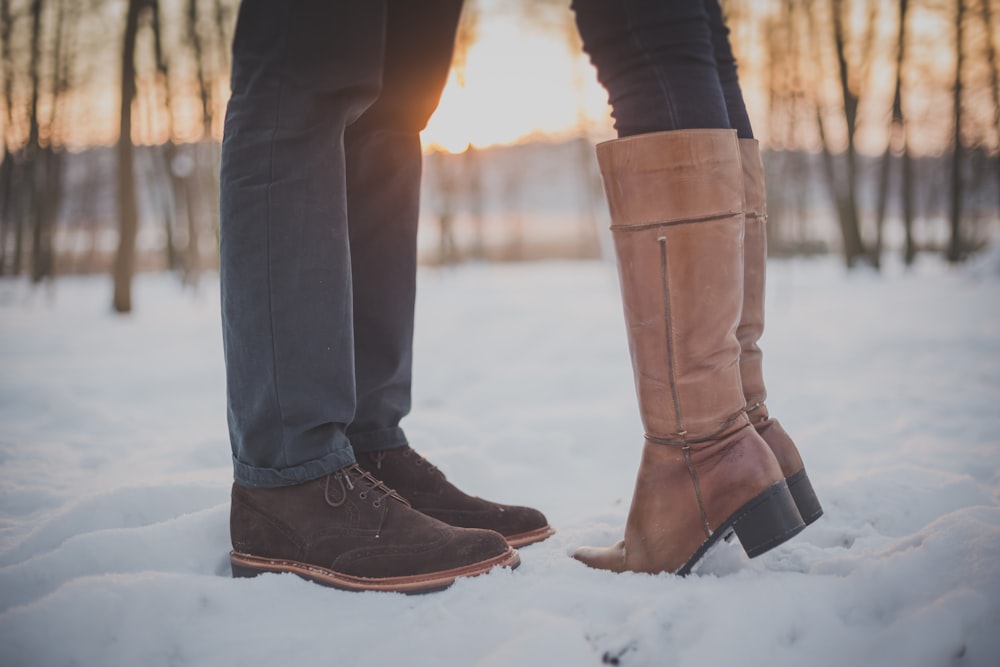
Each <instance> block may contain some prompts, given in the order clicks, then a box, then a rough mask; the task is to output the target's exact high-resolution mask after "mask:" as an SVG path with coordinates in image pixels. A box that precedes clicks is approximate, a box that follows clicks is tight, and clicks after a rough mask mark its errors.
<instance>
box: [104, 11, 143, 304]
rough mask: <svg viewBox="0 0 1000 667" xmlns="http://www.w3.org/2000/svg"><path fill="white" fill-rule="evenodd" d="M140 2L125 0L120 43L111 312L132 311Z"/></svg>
mask: <svg viewBox="0 0 1000 667" xmlns="http://www.w3.org/2000/svg"><path fill="white" fill-rule="evenodd" d="M143 4H144V2H143V0H129V2H128V11H127V12H126V15H125V34H124V39H123V41H122V60H121V107H120V115H119V129H118V146H117V154H118V253H117V254H116V256H115V263H114V268H113V275H112V277H113V280H114V297H113V301H112V307H113V308H114V310H115V312H119V313H128V312H131V311H132V277H133V275H134V274H135V240H136V236H137V235H138V226H139V221H138V217H139V213H138V210H137V205H136V194H135V171H134V155H133V146H132V101H133V100H134V99H135V93H136V80H135V42H136V33H137V32H138V31H139V13H140V12H141V10H142V6H143Z"/></svg>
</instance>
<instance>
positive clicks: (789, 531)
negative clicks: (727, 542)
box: [732, 481, 806, 558]
mask: <svg viewBox="0 0 1000 667" xmlns="http://www.w3.org/2000/svg"><path fill="white" fill-rule="evenodd" d="M732 527H733V530H734V531H736V537H738V538H739V540H740V545H742V546H743V550H744V551H746V554H747V556H749V557H750V558H755V557H757V556H759V555H761V554H762V553H764V552H765V551H768V550H770V549H773V548H774V547H776V546H778V545H779V544H781V543H782V542H784V541H786V540H788V539H790V538H792V537H794V536H795V535H797V534H798V533H800V532H801V531H802V530H803V529H804V528H805V527H806V524H805V522H804V521H803V520H802V516H801V515H800V514H799V510H798V509H797V508H796V506H795V500H794V499H793V498H792V493H791V491H789V490H788V484H786V483H785V482H784V481H781V482H777V483H775V484H773V485H771V486H770V487H769V488H768V489H766V490H765V491H763V492H761V493H759V494H757V496H756V497H754V498H753V499H752V500H750V501H749V502H748V503H746V504H745V505H743V507H741V508H740V509H739V510H738V511H737V512H736V513H735V514H734V515H733V518H732Z"/></svg>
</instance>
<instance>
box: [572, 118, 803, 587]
mask: <svg viewBox="0 0 1000 667" xmlns="http://www.w3.org/2000/svg"><path fill="white" fill-rule="evenodd" d="M597 151H598V162H599V164H600V167H601V174H602V177H603V179H604V187H605V192H606V193H607V198H608V204H609V207H610V211H611V220H612V226H611V229H612V233H613V237H614V244H615V252H616V255H617V261H618V271H619V277H620V280H621V290H622V302H623V306H624V311H625V321H626V325H627V330H628V342H629V349H630V352H631V356H632V367H633V372H634V376H635V385H636V393H637V396H638V400H639V408H640V414H641V417H642V422H643V426H644V427H645V431H646V436H645V442H644V446H643V447H644V448H643V455H642V460H641V463H640V466H639V471H638V475H637V478H636V484H635V491H634V494H633V497H632V504H631V507H630V509H629V513H628V519H627V521H626V525H625V537H624V539H623V540H622V541H620V542H619V543H618V544H616V545H614V546H612V547H608V548H595V547H584V548H581V549H579V550H578V551H577V552H576V553H575V554H574V557H575V558H577V559H578V560H580V561H582V562H584V563H586V564H587V565H590V566H592V567H596V568H601V569H607V570H613V571H616V572H621V571H625V570H629V571H637V572H674V573H677V574H687V573H688V572H689V571H690V570H691V568H692V567H693V566H694V565H695V564H696V563H697V562H698V560H699V559H700V558H701V557H702V556H703V555H704V554H705V553H706V551H707V550H708V548H709V547H710V546H712V545H713V544H714V543H715V542H716V541H717V540H718V539H719V538H720V537H724V536H726V535H728V534H729V533H730V532H735V533H736V535H737V537H738V538H739V540H740V543H741V544H742V546H743V548H744V549H745V550H746V552H747V554H748V555H749V556H751V557H752V556H756V555H759V554H761V553H764V552H765V551H767V550H768V549H770V548H772V547H774V546H776V545H778V544H780V543H782V542H784V541H785V540H787V539H788V538H790V537H791V536H793V535H794V534H796V533H797V532H799V531H800V530H802V528H804V526H805V525H804V523H803V522H802V518H801V517H800V515H799V513H798V511H797V510H796V508H795V504H794V501H793V500H792V497H791V494H790V493H789V490H788V486H787V484H786V482H785V478H784V475H783V474H782V471H781V468H780V466H779V465H778V462H777V461H776V459H775V457H774V455H773V454H772V452H771V450H770V448H768V446H767V444H766V443H765V442H764V441H763V440H762V439H761V438H760V436H759V435H758V434H757V432H756V431H755V430H754V429H753V427H752V426H751V425H750V422H749V419H748V417H747V415H746V412H745V410H744V408H745V401H744V397H743V389H742V385H741V381H740V369H739V360H740V343H739V341H738V340H737V338H736V328H737V324H738V323H739V320H740V312H741V309H742V305H743V225H744V214H743V205H744V201H743V196H744V195H743V173H742V167H741V163H740V153H739V144H738V140H737V137H736V133H735V132H733V131H731V130H680V131H672V132H658V133H654V134H647V135H639V136H633V137H627V138H624V139H618V140H615V141H610V142H606V143H604V144H601V145H599V146H598V149H597Z"/></svg>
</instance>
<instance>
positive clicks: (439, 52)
mask: <svg viewBox="0 0 1000 667" xmlns="http://www.w3.org/2000/svg"><path fill="white" fill-rule="evenodd" d="M460 11H461V0H349V1H336V2H335V1H331V0H244V1H243V3H242V5H241V6H240V13H239V17H238V20H237V27H236V34H235V37H234V40H233V72H232V97H231V98H230V102H229V106H228V109H227V113H226V125H225V132H224V138H223V145H222V167H221V174H220V184H221V229H220V234H221V260H220V261H221V292H222V333H223V343H224V349H225V361H226V380H227V398H228V419H229V431H230V442H231V445H232V454H233V466H234V476H235V480H236V481H237V482H238V483H240V484H243V485H246V486H262V487H273V486H284V485H291V484H297V483H300V482H304V481H307V480H310V479H314V478H317V477H321V476H323V475H326V474H329V473H330V472H333V471H335V470H338V469H340V468H342V467H344V466H346V465H350V464H351V463H353V462H354V460H355V456H354V452H355V451H358V452H361V451H371V450H377V449H386V448H391V447H399V446H402V445H404V444H406V438H405V435H404V434H403V431H402V430H401V429H400V427H399V422H400V420H401V419H402V418H403V416H405V415H406V414H407V413H408V412H409V409H410V381H411V364H412V340H413V305H414V293H415V280H416V229H417V216H418V210H419V193H420V176H421V148H420V139H419V132H420V130H422V129H423V127H424V126H425V125H426V123H427V120H428V119H429V117H430V115H431V113H432V112H433V110H434V108H435V107H436V105H437V102H438V99H439V97H440V94H441V90H442V88H443V87H444V83H445V81H446V78H447V74H448V68H449V65H450V61H451V53H452V48H453V45H454V36H455V30H456V27H457V24H458V18H459V14H460Z"/></svg>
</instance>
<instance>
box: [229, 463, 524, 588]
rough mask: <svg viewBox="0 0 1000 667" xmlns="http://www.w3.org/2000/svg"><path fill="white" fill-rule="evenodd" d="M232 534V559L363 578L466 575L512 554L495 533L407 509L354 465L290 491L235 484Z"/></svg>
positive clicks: (282, 488)
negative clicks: (459, 572)
mask: <svg viewBox="0 0 1000 667" xmlns="http://www.w3.org/2000/svg"><path fill="white" fill-rule="evenodd" d="M230 535H231V538H232V543H233V550H234V552H236V553H237V554H243V555H246V556H251V557H256V558H257V559H265V560H266V559H272V560H280V561H288V562H291V563H296V564H298V565H299V566H302V565H305V566H316V567H319V568H322V569H323V570H326V571H328V572H329V573H332V575H338V574H342V575H346V576H347V577H354V578H358V577H360V578H369V579H384V578H399V577H418V578H419V577H421V576H422V575H427V574H431V573H435V572H443V571H449V570H456V569H458V570H462V571H466V570H468V569H469V568H468V566H470V565H475V564H477V563H484V564H486V563H490V562H493V561H495V560H496V559H497V558H498V557H500V556H503V555H504V554H508V552H510V551H511V549H510V547H509V546H508V544H507V542H506V541H505V540H504V539H503V537H502V536H501V535H499V534H497V533H495V532H493V531H487V530H476V529H466V528H456V527H453V526H449V525H447V524H445V523H442V522H440V521H437V520H436V519H433V518H431V517H429V516H426V515H424V514H422V513H420V512H417V511H416V510H414V509H411V508H410V507H409V506H408V505H407V504H406V503H405V502H403V501H402V500H401V499H399V498H398V497H396V496H395V495H394V494H391V495H390V493H389V492H388V489H386V487H384V486H382V485H380V484H378V482H377V481H376V480H374V478H372V477H371V476H370V475H368V474H367V473H364V472H363V471H362V470H361V469H360V468H358V467H357V466H352V467H351V468H347V469H345V470H342V471H338V472H337V473H334V474H332V475H329V476H327V477H323V478H320V479H317V480H313V481H310V482H306V483H304V484H299V485H296V486H289V487H281V488H247V487H243V486H240V485H237V484H234V485H233V488H232V504H231V511H230ZM489 567H492V565H489V566H486V565H484V568H483V570H486V569H489ZM471 569H472V570H476V568H471ZM287 571H296V570H295V569H294V568H287Z"/></svg>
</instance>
